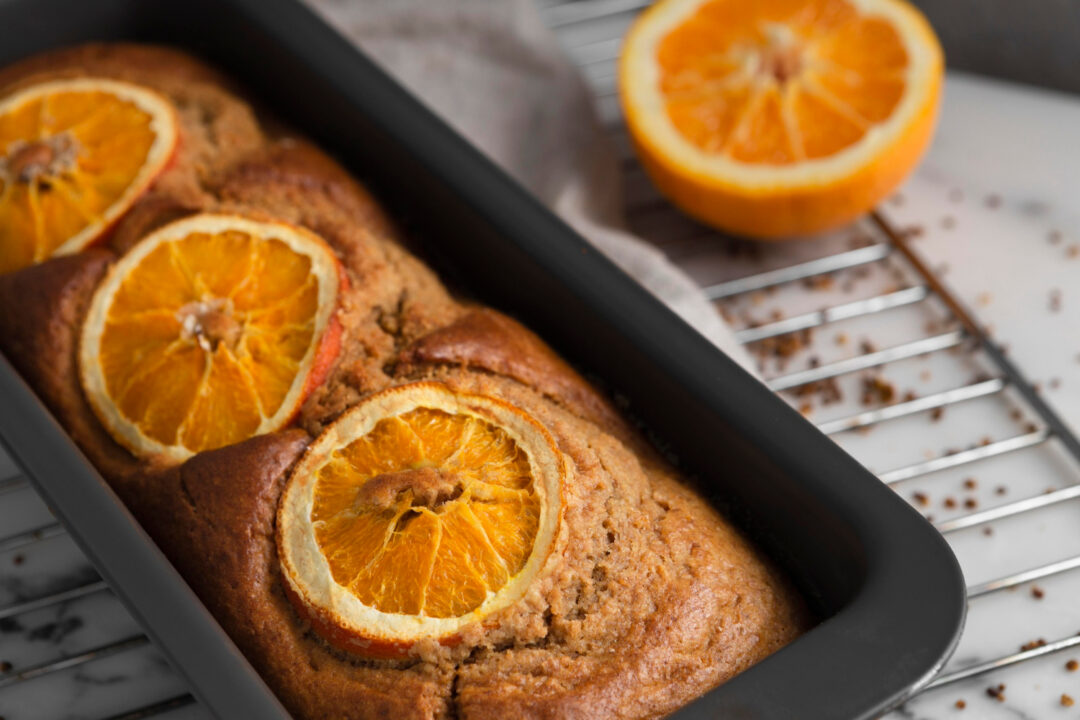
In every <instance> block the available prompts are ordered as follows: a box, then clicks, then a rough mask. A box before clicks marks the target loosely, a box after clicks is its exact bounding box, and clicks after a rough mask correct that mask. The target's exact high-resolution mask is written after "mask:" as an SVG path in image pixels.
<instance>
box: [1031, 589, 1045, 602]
mask: <svg viewBox="0 0 1080 720" xmlns="http://www.w3.org/2000/svg"><path fill="white" fill-rule="evenodd" d="M1031 597H1033V598H1035V599H1036V600H1042V599H1043V598H1044V597H1046V591H1045V590H1043V589H1042V588H1041V587H1039V586H1038V585H1032V586H1031Z"/></svg>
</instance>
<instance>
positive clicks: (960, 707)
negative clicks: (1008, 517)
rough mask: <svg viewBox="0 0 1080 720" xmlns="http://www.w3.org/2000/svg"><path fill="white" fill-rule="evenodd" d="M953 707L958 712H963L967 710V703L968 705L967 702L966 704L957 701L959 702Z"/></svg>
mask: <svg viewBox="0 0 1080 720" xmlns="http://www.w3.org/2000/svg"><path fill="white" fill-rule="evenodd" d="M953 706H954V707H955V708H956V709H957V710H963V709H964V708H966V707H967V703H966V702H964V701H963V700H957V701H956V702H955V703H953Z"/></svg>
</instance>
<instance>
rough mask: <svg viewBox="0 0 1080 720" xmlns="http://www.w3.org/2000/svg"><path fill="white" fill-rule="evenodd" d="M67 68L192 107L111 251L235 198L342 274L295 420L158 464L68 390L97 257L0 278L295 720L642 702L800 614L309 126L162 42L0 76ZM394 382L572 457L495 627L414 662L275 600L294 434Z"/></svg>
mask: <svg viewBox="0 0 1080 720" xmlns="http://www.w3.org/2000/svg"><path fill="white" fill-rule="evenodd" d="M79 74H102V75H108V76H110V77H121V78H123V79H128V80H131V81H134V82H140V83H143V84H147V85H150V86H152V87H155V88H157V89H159V90H160V91H161V92H163V93H164V94H166V95H167V96H168V97H170V98H171V99H172V100H173V101H174V103H177V104H178V106H180V107H181V109H182V115H184V113H186V112H187V111H188V110H190V111H192V112H190V113H189V114H186V115H184V117H185V118H186V119H185V120H184V123H185V125H184V127H185V130H184V132H185V137H186V138H188V139H191V142H190V143H189V144H188V145H187V146H186V149H185V150H184V152H185V153H187V155H186V156H185V158H184V159H183V160H182V162H180V163H178V167H180V168H181V170H175V169H174V170H170V171H169V172H171V173H174V174H173V175H172V176H170V178H166V179H164V180H163V181H162V182H159V183H158V185H157V186H155V188H154V190H153V191H152V192H151V193H150V194H149V195H148V196H147V197H145V198H143V199H142V200H141V201H140V202H139V203H138V204H137V205H136V206H135V207H134V208H133V209H132V210H131V211H130V212H129V213H128V214H127V215H126V217H125V218H124V220H123V221H122V222H121V223H120V224H119V225H118V226H117V228H116V229H115V232H114V233H113V236H112V244H113V246H114V247H115V248H117V249H118V251H120V252H122V251H123V250H125V249H126V248H128V247H130V246H131V245H132V244H133V243H135V242H137V241H138V240H139V239H140V238H141V237H142V236H144V235H145V234H146V233H147V232H149V231H151V230H152V229H154V228H156V227H159V226H160V225H161V224H163V223H165V222H168V221H170V220H173V219H176V218H178V217H181V216H183V215H185V214H187V213H191V212H198V211H206V210H214V211H226V212H228V211H233V212H239V213H243V214H246V215H251V216H254V217H272V218H275V219H278V220H283V221H287V222H291V223H295V224H298V225H301V226H303V227H306V228H308V229H310V230H312V231H313V232H315V233H317V234H319V235H320V236H322V237H323V238H324V239H325V240H326V241H327V242H328V243H329V244H330V245H331V246H332V247H333V248H334V249H335V251H336V252H337V253H338V254H339V255H340V257H341V258H342V260H343V264H344V266H345V268H346V273H347V275H348V280H349V290H348V291H347V292H346V293H345V295H344V296H343V298H342V305H341V309H340V311H339V314H338V319H339V320H340V322H341V325H342V328H343V335H342V347H343V351H342V352H341V354H340V355H339V357H338V358H337V360H336V362H335V364H334V366H333V368H332V370H331V373H330V376H329V378H328V379H327V381H326V382H325V383H323V385H322V386H321V387H319V388H318V389H317V390H316V392H315V393H313V394H312V396H311V397H309V398H308V400H307V402H306V403H305V405H304V407H303V410H302V413H301V417H300V418H299V419H298V422H297V425H298V428H297V429H293V430H290V431H286V432H282V433H277V434H273V435H267V436H263V437H258V438H254V439H251V440H248V441H246V442H243V443H240V444H238V445H234V446H231V447H227V448H223V449H221V450H217V451H213V452H207V453H203V454H200V455H198V456H196V457H194V458H192V459H191V460H189V461H188V462H187V463H184V464H183V465H180V466H176V467H170V468H162V467H154V466H152V464H150V463H146V462H139V461H136V460H135V459H134V458H132V457H131V456H130V455H128V454H127V453H126V451H124V450H122V449H121V448H119V447H118V446H117V445H116V444H115V443H113V441H112V440H111V439H110V438H109V436H108V435H107V433H105V431H104V430H103V429H102V428H101V426H100V424H98V423H97V420H96V418H95V417H94V416H93V414H92V413H91V411H90V410H89V408H88V405H87V403H86V402H85V400H84V399H83V395H82V392H81V389H80V386H79V382H78V374H77V367H76V360H75V357H76V343H77V338H78V333H79V328H80V326H81V322H82V316H83V313H84V312H85V308H86V305H87V303H88V301H89V297H90V295H91V294H92V292H93V290H94V287H95V286H96V284H97V282H98V281H99V279H100V277H101V276H102V273H103V272H104V271H105V269H106V267H107V265H108V264H109V262H110V261H111V259H112V257H113V255H112V253H109V252H105V251H91V252H87V253H83V254H82V255H78V256H74V257H69V258H59V259H54V260H51V261H48V262H46V263H44V264H42V265H39V266H36V267H31V268H27V269H25V270H21V271H18V272H16V273H12V274H9V275H6V276H0V349H2V350H3V351H4V353H5V354H6V355H7V356H8V357H9V358H10V359H11V360H12V361H13V362H14V363H15V364H16V366H17V367H18V368H19V370H20V372H22V373H23V375H24V376H25V377H26V378H27V379H28V381H30V383H31V384H32V385H33V386H34V387H35V388H36V389H37V391H38V393H39V394H40V395H41V397H42V398H43V399H44V400H45V402H46V403H47V404H48V405H49V406H50V407H51V408H52V409H53V411H54V413H55V414H56V416H57V417H58V419H59V420H60V421H61V422H62V423H63V424H64V425H65V427H66V428H67V429H68V431H69V432H70V433H71V435H72V437H73V438H74V439H75V441H76V442H77V443H78V444H79V445H80V446H81V447H82V448H83V449H84V450H85V451H86V452H87V454H88V455H89V456H90V458H91V459H92V461H93V462H94V463H95V465H97V467H98V468H99V469H100V470H101V471H102V473H103V474H104V475H105V476H106V478H107V479H108V480H109V481H110V482H111V483H112V484H113V486H114V487H115V488H116V489H117V491H118V492H119V494H120V495H121V497H122V498H123V499H124V500H125V502H127V503H128V505H129V506H130V507H131V508H132V510H133V511H134V512H135V514H136V516H137V517H139V518H140V521H141V522H142V523H143V524H144V526H145V527H146V528H147V530H148V531H149V532H150V533H151V534H152V535H153V536H154V538H155V539H156V541H157V542H158V543H159V544H160V545H161V547H162V548H163V550H164V551H165V552H166V554H167V555H168V556H169V557H170V558H171V559H172V561H173V562H174V563H175V564H176V566H177V567H178V569H179V570H180V571H181V572H182V573H183V574H184V576H185V577H186V578H187V579H188V581H189V582H190V583H191V585H192V587H193V588H194V589H195V591H196V592H197V593H198V594H199V596H200V597H201V598H202V599H203V600H204V602H205V603H206V604H207V606H208V607H209V608H210V610H211V611H212V612H213V613H214V615H215V616H216V617H217V618H218V620H219V621H220V622H221V624H222V626H223V627H224V628H225V629H226V631H227V632H228V633H229V634H230V635H231V636H232V637H233V638H234V639H235V640H236V642H237V644H238V645H239V647H240V648H241V649H242V650H243V652H244V653H245V654H246V655H247V657H249V658H250V659H251V661H252V663H253V664H254V665H255V666H256V668H257V669H258V670H259V671H260V673H262V674H263V676H264V677H266V679H267V680H268V682H269V683H270V685H271V687H273V688H274V689H275V691H276V692H277V693H278V694H279V696H280V697H281V699H282V700H283V702H284V703H285V704H286V705H287V706H288V708H289V709H290V710H291V711H292V712H293V714H294V715H295V716H296V717H298V718H322V717H334V718H342V719H346V718H348V719H355V720H363V719H367V718H384V717H393V718H398V717H401V718H444V717H451V716H452V717H458V718H479V719H486V718H502V717H534V718H558V717H618V718H646V717H654V716H657V715H661V714H664V713H667V712H670V711H672V710H673V709H675V708H677V707H678V706H679V705H681V704H683V703H685V702H686V701H688V700H689V699H691V698H693V697H695V696H697V695H699V694H701V693H702V692H704V691H705V690H707V689H708V688H710V687H712V686H714V685H716V684H717V683H720V682H723V681H724V680H726V679H727V678H729V677H731V676H732V675H733V674H735V673H737V672H739V671H741V670H742V669H745V668H746V667H748V666H749V665H750V664H752V663H753V662H756V661H757V660H759V659H761V658H762V657H764V656H766V655H767V654H769V653H770V652H773V651H774V650H776V649H777V648H779V647H780V646H782V645H783V644H784V643H786V642H788V641H790V640H791V639H793V638H794V637H795V636H797V635H798V634H799V632H801V631H802V630H803V629H805V627H806V626H807V618H806V616H805V610H804V608H803V605H802V603H801V601H800V600H799V599H798V598H797V597H796V595H795V594H794V593H793V592H792V590H791V589H790V588H789V587H788V586H787V584H786V582H785V581H784V580H783V578H782V577H781V576H780V574H779V573H777V572H776V571H775V570H774V569H773V568H771V566H770V565H769V564H768V562H767V561H765V560H764V559H762V558H761V557H760V556H759V555H758V553H757V552H756V551H755V550H754V548H752V547H751V546H750V545H749V544H748V543H747V542H746V541H745V540H744V539H743V538H742V537H741V535H739V533H737V532H736V531H735V530H733V529H732V528H731V527H730V526H729V525H728V524H727V523H726V522H725V521H724V520H722V519H721V518H720V517H719V516H718V515H717V514H716V512H715V511H714V510H713V509H712V508H711V507H709V506H708V505H707V504H706V503H705V502H703V501H702V500H701V499H700V498H699V497H697V496H696V495H695V494H694V493H693V492H691V491H690V490H689V489H687V487H686V486H685V485H683V484H682V483H681V482H680V481H679V479H678V477H677V476H676V474H675V473H674V471H673V470H671V469H670V468H669V467H668V466H667V465H666V464H665V463H663V462H662V461H661V460H659V458H658V456H657V455H656V454H655V453H654V452H653V451H652V450H651V449H649V448H648V446H647V444H646V443H645V442H644V440H642V438H641V437H640V436H639V435H638V434H637V433H636V432H634V430H633V429H632V428H631V427H630V426H629V425H628V423H626V422H625V421H624V420H623V419H622V418H621V417H619V415H618V414H617V413H616V412H615V411H614V409H613V408H612V406H611V405H610V403H609V402H608V401H607V400H605V399H604V398H603V397H602V396H601V395H599V394H598V393H597V392H596V391H595V390H594V389H593V388H592V387H590V386H589V385H588V383H586V382H585V381H584V380H583V379H582V378H581V377H580V376H579V375H578V374H577V373H576V372H575V371H574V370H573V369H572V368H571V367H570V366H569V365H567V364H566V363H565V362H564V361H563V360H562V359H561V358H559V357H558V356H557V355H556V354H555V353H554V352H553V351H552V350H551V349H550V348H548V347H547V346H546V345H545V344H544V343H543V341H542V340H540V338H538V337H537V336H536V335H535V334H533V333H532V332H531V331H529V330H527V329H526V328H524V327H523V326H521V325H520V324H518V323H517V322H516V321H514V320H512V319H510V318H508V317H506V316H504V315H501V314H499V313H497V312H495V311H493V310H489V309H485V308H479V307H476V306H470V305H466V304H463V303H461V302H459V301H458V300H456V299H454V298H453V297H452V296H451V295H449V293H447V291H446V289H445V288H444V287H443V286H442V285H441V283H440V282H439V281H438V279H437V278H436V277H435V276H434V275H433V274H432V272H431V271H430V270H429V269H428V268H427V267H425V266H424V265H423V264H422V263H421V262H419V261H418V260H417V259H416V258H415V257H413V256H412V255H410V254H409V253H408V252H407V251H406V250H404V249H403V247H402V244H401V242H400V238H399V236H398V233H397V230H396V228H395V227H394V225H393V224H392V223H391V222H390V221H389V220H388V219H387V218H386V216H385V215H384V213H383V212H382V210H381V209H380V207H379V206H378V204H377V203H376V202H375V200H374V199H373V198H372V197H371V195H370V194H369V193H368V192H367V191H366V190H365V189H364V188H363V187H362V186H360V185H359V184H358V183H356V182H355V181H354V180H353V179H352V178H351V177H349V175H348V174H347V173H346V172H345V171H344V170H342V169H341V168H340V167H339V166H338V165H337V164H335V163H334V162H333V161H332V160H330V159H329V158H327V157H326V156H325V155H323V154H322V153H321V152H320V151H318V150H317V149H316V148H314V147H312V146H310V145H309V144H307V143H305V142H303V141H300V140H296V139H292V138H282V137H277V138H274V139H269V138H267V137H265V136H263V135H262V133H261V132H260V131H259V130H258V125H257V123H256V121H255V119H254V115H253V114H252V113H251V111H250V109H249V108H248V106H247V105H246V104H245V103H244V102H243V101H242V100H239V99H237V97H235V96H234V95H232V94H230V93H229V92H228V91H226V90H225V89H223V88H224V87H225V86H224V85H222V84H221V83H222V81H221V79H220V78H219V77H218V76H217V74H216V73H215V72H214V71H212V70H210V69H209V68H206V67H205V66H204V65H202V64H201V63H199V62H198V61H195V60H192V59H190V58H188V57H186V56H184V55H182V54H179V53H176V52H174V51H169V50H163V49H159V48H145V47H138V46H90V47H87V48H76V49H72V50H67V51H61V52H60V53H55V54H52V55H49V56H44V57H41V58H34V59H31V60H28V61H25V62H23V63H21V64H19V65H17V66H14V67H12V68H8V69H6V70H3V71H0V88H2V87H6V88H8V89H10V88H12V87H16V86H17V85H20V84H24V83H27V82H30V81H31V78H37V77H43V76H64V75H79ZM2 93H3V90H0V94H2ZM236 135H239V136H242V137H234V136H236ZM233 141H235V142H236V145H235V146H231V147H229V148H224V147H223V146H224V144H228V143H232V142H233ZM218 151H220V152H218ZM411 380H435V381H439V382H444V383H446V384H447V385H449V386H451V387H452V388H456V389H459V390H461V391H468V392H479V393H483V394H487V395H490V396H493V397H497V398H501V399H503V400H505V401H507V402H510V403H511V404H513V405H515V406H517V407H519V408H521V409H523V410H524V411H526V412H528V413H529V414H530V415H531V416H532V417H534V418H535V419H536V420H537V421H538V422H540V423H541V424H543V425H544V427H545V428H546V429H547V430H548V431H549V432H550V433H551V435H552V437H554V438H555V441H556V443H557V445H558V447H559V449H560V451H561V452H562V453H563V454H564V455H565V456H566V457H567V458H568V459H569V462H570V465H571V469H572V470H571V472H570V474H569V479H568V480H567V483H566V487H565V488H564V497H565V505H564V514H565V515H564V522H563V523H562V529H561V530H560V535H559V538H558V539H557V551H555V552H553V553H552V554H551V556H550V559H549V561H548V562H547V563H545V565H544V567H543V570H542V572H541V573H540V574H539V575H538V577H537V579H536V581H535V582H534V583H533V584H532V585H531V586H530V588H529V590H528V591H527V593H526V595H525V597H524V598H523V599H522V600H521V601H520V602H519V603H517V604H515V606H514V607H512V608H507V609H505V610H503V611H500V612H499V614H498V617H497V618H495V620H496V621H497V622H496V624H495V626H493V627H473V628H470V629H468V630H467V631H465V632H463V637H462V642H461V644H460V645H458V646H456V647H454V648H446V647H442V646H440V645H438V644H437V643H434V642H431V643H419V644H418V645H417V646H416V647H415V649H414V655H413V657H412V658H411V659H410V661H409V662H407V663H394V662H390V661H371V660H359V659H356V658H350V657H346V656H344V655H342V654H340V653H338V652H337V651H332V650H330V649H328V648H327V646H326V645H325V644H324V643H323V642H322V641H321V640H320V639H319V638H318V637H317V636H315V635H314V633H312V632H311V631H310V629H309V628H307V627H306V626H305V625H304V624H303V622H302V621H301V620H300V619H299V617H298V616H297V615H296V613H295V612H293V610H292V608H291V607H290V605H289V603H288V601H287V599H286V598H285V596H284V594H283V592H282V589H281V584H280V578H279V576H278V559H277V551H276V546H275V543H274V516H275V510H276V507H277V503H278V498H279V496H280V493H281V491H282V487H283V484H284V481H285V477H286V475H287V472H288V470H289V468H290V467H291V466H292V465H293V464H294V462H295V461H296V459H297V457H298V456H299V454H300V453H301V452H302V450H303V448H304V447H305V445H306V443H307V440H308V437H309V434H315V433H318V432H320V431H321V429H322V428H323V427H324V426H325V425H326V423H328V422H329V421H331V420H333V419H334V418H335V417H337V416H338V415H339V414H340V413H341V412H343V411H344V410H346V409H348V408H349V407H350V406H352V405H353V404H355V403H356V402H357V401H359V400H360V399H361V398H363V397H364V396H366V395H367V394H369V393H371V392H374V391H377V390H381V389H384V388H386V387H389V386H391V385H394V384H397V383H401V382H406V381H411ZM304 430H306V431H307V433H308V434H306V433H305V432H304Z"/></svg>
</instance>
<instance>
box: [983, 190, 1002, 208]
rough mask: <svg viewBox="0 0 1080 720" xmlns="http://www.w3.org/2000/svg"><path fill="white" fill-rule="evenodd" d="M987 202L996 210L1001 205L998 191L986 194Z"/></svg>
mask: <svg viewBox="0 0 1080 720" xmlns="http://www.w3.org/2000/svg"><path fill="white" fill-rule="evenodd" d="M985 204H986V207H988V208H990V209H991V210H996V209H998V208H999V207H1001V196H1000V195H998V194H997V193H991V194H989V195H987V196H986V200H985Z"/></svg>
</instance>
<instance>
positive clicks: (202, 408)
mask: <svg viewBox="0 0 1080 720" xmlns="http://www.w3.org/2000/svg"><path fill="white" fill-rule="evenodd" d="M341 272H342V271H341V268H340V265H339V263H338V261H337V260H336V258H335V257H334V255H333V252H332V251H331V250H330V248H329V247H327V246H326V244H325V243H323V242H322V240H320V239H319V238H318V237H316V236H314V235H312V234H310V233H308V232H306V231H304V230H301V229H300V228H296V227H292V226H288V225H283V224H279V223H262V222H255V221H252V220H249V219H247V218H243V217H239V216H230V215H210V214H204V215H196V216H193V217H190V218H186V219H184V220H180V221H178V222H175V223H172V224H171V225H168V226H166V227H164V228H161V229H160V230H157V231H156V232H154V233H153V234H151V235H149V236H147V237H146V238H145V239H143V240H142V241H141V242H140V243H139V244H138V245H137V246H135V247H134V248H133V249H132V250H131V251H130V252H129V253H128V254H127V255H125V256H124V257H123V258H122V259H121V260H120V261H119V262H118V263H117V264H116V265H115V266H114V267H113V268H112V270H111V271H110V273H109V275H108V276H107V277H106V279H105V281H104V282H103V283H102V285H101V286H100V287H99V288H98V290H97V291H96V293H95V294H94V298H93V300H92V302H91V306H90V310H89V312H88V315H87V320H86V324H85V325H84V327H83V335H82V345H81V348H80V369H81V377H82V382H83V387H84V389H85V391H86V394H87V397H88V398H89V399H90V402H91V405H92V406H93V408H94V410H95V411H96V412H97V414H98V416H99V417H100V418H101V419H102V422H103V423H104V424H105V426H106V428H107V429H108V430H109V431H110V433H112V435H113V436H114V437H115V438H116V439H117V440H118V441H119V442H121V443H122V444H124V445H126V446H127V447H128V448H129V449H130V450H131V451H132V452H134V453H135V454H136V455H140V456H146V455H164V456H167V457H169V458H172V459H176V460H180V459H183V458H185V457H188V456H189V455H191V454H193V453H196V452H199V451H202V450H209V449H212V448H217V447H222V446H224V445H229V444H232V443H236V442H239V441H241V440H244V439H246V438H249V437H251V436H253V435H256V434H259V433H265V432H271V431H273V430H276V429H278V428H280V427H282V426H284V425H285V424H286V423H288V422H289V421H290V420H291V419H292V417H293V416H294V415H295V413H296V412H297V410H298V409H299V407H300V404H301V403H302V402H303V400H304V397H305V396H306V394H307V392H308V391H310V389H311V388H312V387H314V385H316V384H318V382H320V381H321V377H319V373H320V372H325V370H326V368H327V367H328V364H329V363H328V361H327V360H326V358H325V357H324V356H325V354H326V353H327V352H331V351H333V348H335V347H336V341H335V340H334V338H333V335H334V333H335V332H338V330H337V329H336V328H337V326H336V321H334V319H333V315H334V311H335V309H336V306H337V295H338V291H339V287H340V283H341V281H342V278H343V275H341ZM320 368H321V370H320Z"/></svg>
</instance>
